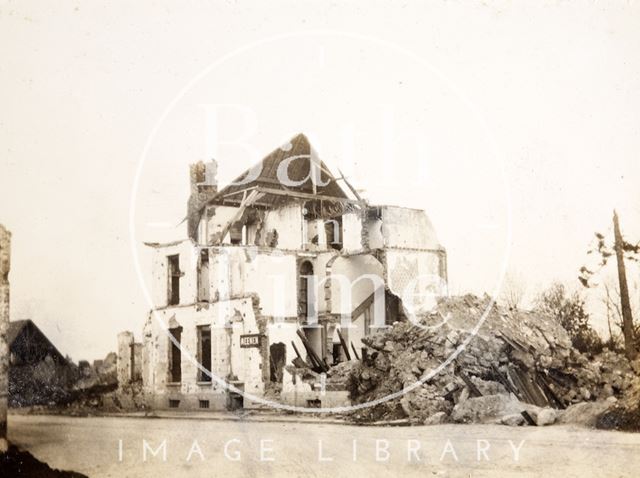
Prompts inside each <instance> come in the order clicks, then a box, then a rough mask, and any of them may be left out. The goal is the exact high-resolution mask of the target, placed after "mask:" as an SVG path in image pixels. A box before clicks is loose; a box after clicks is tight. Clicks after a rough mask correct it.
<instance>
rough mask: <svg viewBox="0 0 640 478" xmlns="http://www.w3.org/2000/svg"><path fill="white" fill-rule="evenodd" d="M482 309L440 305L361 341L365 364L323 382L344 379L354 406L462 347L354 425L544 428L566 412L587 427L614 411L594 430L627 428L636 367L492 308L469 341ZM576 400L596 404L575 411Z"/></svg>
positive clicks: (459, 302)
mask: <svg viewBox="0 0 640 478" xmlns="http://www.w3.org/2000/svg"><path fill="white" fill-rule="evenodd" d="M489 304H490V299H489V298H484V299H480V298H478V297H474V296H471V295H467V296H464V297H455V298H448V299H442V300H440V301H439V304H438V309H437V312H434V313H433V314H432V315H430V316H428V317H422V318H421V319H420V322H419V325H416V324H414V323H412V322H399V323H396V324H394V325H393V326H392V327H391V328H390V329H387V330H386V331H383V332H379V333H377V334H375V335H373V336H370V337H367V338H366V339H365V340H364V341H365V342H366V344H367V345H368V346H369V347H370V348H371V350H372V351H373V353H371V354H370V357H369V359H368V360H367V361H363V362H356V361H354V362H351V363H346V364H341V365H340V366H339V367H336V368H334V369H333V370H332V371H331V372H330V373H329V375H330V379H329V381H330V382H332V381H337V382H345V381H346V382H347V383H348V386H349V389H350V391H351V396H352V399H353V400H354V403H366V402H371V401H373V400H376V399H380V398H383V397H385V396H388V395H390V394H392V393H396V392H399V391H401V390H408V389H409V388H410V387H412V386H414V384H416V382H417V381H419V380H422V379H424V378H425V377H427V376H428V375H429V374H430V373H431V372H432V371H434V370H436V369H437V368H438V367H439V366H440V365H441V364H442V363H443V362H445V361H446V360H447V359H448V358H449V357H451V355H452V354H454V353H455V352H456V350H458V348H459V347H463V348H462V350H461V353H460V354H459V355H458V356H457V357H456V359H455V360H454V361H452V362H451V363H450V364H449V365H447V366H446V367H445V368H444V369H443V370H442V371H440V372H439V373H437V374H435V375H434V376H433V377H432V378H430V379H429V380H426V381H425V382H424V383H423V384H421V385H419V386H417V387H415V388H413V389H411V390H409V391H407V393H405V394H403V395H402V396H400V397H398V398H396V399H393V400H390V401H388V402H385V403H382V404H379V405H377V406H375V407H372V408H366V409H363V410H358V411H356V412H354V413H352V414H351V415H350V417H351V418H352V419H353V420H355V421H359V422H372V421H379V420H397V419H401V418H407V419H409V421H411V422H412V423H427V424H435V423H444V422H462V423H468V422H474V423H482V422H489V423H500V422H501V423H504V424H508V425H522V424H527V423H528V424H537V425H548V424H552V423H554V422H556V421H557V420H561V419H562V416H563V415H565V419H564V421H565V422H566V421H570V420H572V419H573V420H575V421H576V422H580V423H584V424H588V425H594V424H595V423H596V420H597V418H598V416H599V415H600V414H602V413H604V412H605V411H606V410H607V409H608V408H612V409H618V412H617V414H616V415H615V416H616V417H618V418H617V419H615V418H614V417H611V418H610V419H609V420H608V421H607V420H600V421H599V422H598V424H599V425H600V426H602V427H607V428H617V427H620V428H624V429H634V424H633V423H634V419H633V417H634V416H637V415H638V413H637V412H635V415H634V410H637V403H638V400H637V398H638V395H640V377H639V376H638V373H637V372H638V371H640V362H636V363H635V364H634V367H635V371H634V369H633V368H632V366H631V365H630V364H629V362H628V361H627V360H626V358H625V357H624V356H622V355H619V354H616V353H613V352H609V351H606V350H605V351H604V352H603V353H601V354H600V355H598V356H596V357H587V356H586V355H584V354H581V353H579V352H578V351H577V350H575V349H574V348H573V347H572V346H571V341H570V339H569V336H568V335H567V333H566V331H565V330H564V329H563V328H562V327H561V326H560V325H559V324H558V323H557V322H556V321H555V320H554V319H552V318H550V317H546V316H544V315H540V314H537V313H534V312H524V311H508V310H504V309H501V308H499V307H498V306H496V305H492V306H491V307H490V309H489V312H488V314H487V316H486V320H485V322H484V323H483V324H482V326H481V327H480V328H479V330H478V332H477V335H476V336H475V337H473V336H472V331H473V329H474V327H476V325H477V323H478V321H479V320H480V317H481V316H482V314H483V313H484V311H485V310H486V309H487V307H488V305H489ZM467 340H468V343H467V345H466V346H464V345H463V344H464V343H465V341H467ZM583 402H597V404H595V405H593V406H587V407H584V406H583V405H579V404H582V403H583ZM634 404H635V406H634ZM576 405H579V406H578V408H577V409H576ZM565 409H566V410H565ZM575 410H577V411H575ZM522 412H525V413H524V414H523V413H522ZM572 417H573V418H572ZM635 429H638V421H637V420H636V422H635Z"/></svg>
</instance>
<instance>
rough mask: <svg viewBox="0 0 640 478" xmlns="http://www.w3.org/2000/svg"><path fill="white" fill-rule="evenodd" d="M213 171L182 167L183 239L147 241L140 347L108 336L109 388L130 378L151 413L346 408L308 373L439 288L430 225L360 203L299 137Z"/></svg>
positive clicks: (362, 348) (360, 348) (439, 262)
mask: <svg viewBox="0 0 640 478" xmlns="http://www.w3.org/2000/svg"><path fill="white" fill-rule="evenodd" d="M215 176H216V164H215V163H209V164H203V163H198V164H196V165H193V166H192V167H191V196H190V198H189V201H188V213H187V222H188V231H189V237H188V238H186V239H185V240H183V241H178V242H173V243H168V244H157V243H153V244H147V245H148V246H149V247H151V248H153V252H154V254H153V265H152V268H153V271H152V273H153V284H152V294H153V301H154V310H152V311H151V312H150V314H149V317H148V318H147V321H146V324H145V326H144V330H143V340H142V343H141V344H136V343H135V342H134V340H133V335H132V334H131V333H129V332H125V333H122V334H120V335H119V338H118V342H119V346H118V378H119V381H120V383H122V382H123V381H135V380H136V379H138V374H140V376H141V379H142V386H143V390H144V392H145V397H146V400H147V403H148V406H150V407H152V408H178V409H194V408H202V409H207V408H210V409H223V408H227V409H233V408H238V407H256V406H259V405H260V403H259V401H257V402H256V401H255V400H251V399H250V398H249V395H250V396H253V397H258V398H268V399H270V400H273V401H275V402H278V403H285V404H288V405H295V406H303V407H329V406H339V405H347V404H348V403H349V393H348V392H347V390H346V388H345V387H344V386H335V385H334V386H329V387H326V386H325V385H324V384H323V383H321V381H320V380H317V378H318V376H319V374H323V373H328V372H329V371H330V370H331V369H332V368H333V367H334V366H335V365H337V364H339V363H342V362H345V361H348V360H356V359H363V358H364V357H366V356H367V354H368V353H369V349H368V347H367V346H366V344H365V341H364V340H363V339H365V337H367V336H368V335H370V334H372V333H373V332H375V331H376V330H379V329H380V328H383V327H386V326H388V325H389V324H392V323H393V322H395V321H398V320H402V319H403V318H404V317H405V316H406V315H407V314H409V313H423V312H424V311H426V310H427V309H428V308H430V306H431V304H430V303H429V298H431V300H433V297H434V296H437V295H439V294H441V293H443V291H444V290H445V289H446V287H444V285H446V279H447V270H446V253H445V250H444V248H443V247H442V246H441V245H440V244H439V242H438V239H437V237H436V234H435V231H434V229H433V227H432V226H431V224H430V222H429V219H428V218H427V216H426V215H425V213H424V212H423V211H422V210H418V209H408V208H401V207H394V206H375V205H371V204H369V202H368V201H366V200H364V199H362V198H361V197H360V195H359V194H358V192H357V191H356V190H355V189H354V188H353V187H352V186H351V185H350V184H349V183H348V182H347V181H346V179H344V178H336V177H335V176H334V175H333V174H332V173H331V172H330V171H329V170H328V168H327V166H326V165H325V164H324V163H323V162H322V161H320V160H319V159H318V157H317V155H316V153H315V151H314V150H313V149H312V147H311V146H310V144H309V141H308V140H307V138H306V137H305V136H304V135H298V136H296V137H295V138H293V139H292V140H291V141H290V142H289V143H288V144H286V145H285V146H283V147H281V148H278V149H277V150H275V151H274V152H272V153H271V154H270V155H268V156H267V157H266V158H265V159H263V160H262V161H261V162H260V163H259V164H258V165H256V166H255V167H253V168H251V169H250V170H248V171H247V172H245V173H244V174H243V175H241V176H240V177H239V178H237V179H236V180H235V181H234V182H233V183H232V184H231V185H229V186H227V187H225V188H223V189H220V190H219V189H218V188H217V186H216V183H215ZM283 178H284V180H283ZM347 193H348V194H347ZM407 298H408V299H410V300H409V301H407V300H405V299H407ZM409 302H410V304H409ZM322 378H324V377H322ZM227 383H228V384H231V385H232V386H233V387H234V388H232V389H229V388H228V387H227V386H226V384H227ZM239 392H244V394H242V393H239Z"/></svg>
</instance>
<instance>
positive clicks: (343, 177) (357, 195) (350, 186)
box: [338, 169, 362, 201]
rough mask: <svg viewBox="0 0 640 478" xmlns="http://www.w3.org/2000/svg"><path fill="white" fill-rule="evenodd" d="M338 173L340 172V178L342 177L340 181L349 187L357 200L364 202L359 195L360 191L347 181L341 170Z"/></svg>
mask: <svg viewBox="0 0 640 478" xmlns="http://www.w3.org/2000/svg"><path fill="white" fill-rule="evenodd" d="M338 171H339V172H340V176H342V177H341V178H339V179H342V180H343V181H344V183H345V184H346V185H347V187H348V188H349V190H350V191H351V192H352V193H353V195H354V196H355V197H356V199H357V200H358V201H362V197H361V196H360V194H358V191H356V188H354V187H353V186H352V185H351V183H350V182H349V181H348V180H347V178H346V176H345V175H344V173H343V172H342V171H340V169H338Z"/></svg>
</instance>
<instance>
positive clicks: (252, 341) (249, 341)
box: [240, 334, 262, 348]
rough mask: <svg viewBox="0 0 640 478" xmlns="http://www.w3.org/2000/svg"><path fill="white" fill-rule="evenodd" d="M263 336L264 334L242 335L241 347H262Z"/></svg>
mask: <svg viewBox="0 0 640 478" xmlns="http://www.w3.org/2000/svg"><path fill="white" fill-rule="evenodd" d="M261 337H262V335H260V334H249V335H241V336H240V347H242V348H249V347H260V340H261Z"/></svg>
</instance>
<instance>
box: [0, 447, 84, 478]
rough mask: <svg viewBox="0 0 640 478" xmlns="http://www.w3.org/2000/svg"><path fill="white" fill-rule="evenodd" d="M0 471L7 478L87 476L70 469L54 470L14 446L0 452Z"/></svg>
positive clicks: (74, 477) (76, 477)
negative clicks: (4, 451)
mask: <svg viewBox="0 0 640 478" xmlns="http://www.w3.org/2000/svg"><path fill="white" fill-rule="evenodd" d="M0 472H1V473H0V476H6V477H7V478H9V477H11V478H20V477H24V478H87V477H86V476H85V475H81V474H80V473H75V472H72V471H61V470H54V469H53V468H51V467H50V466H49V465H47V464H46V463H42V462H41V461H38V460H37V459H36V458H35V457H34V456H33V455H32V454H31V453H29V452H26V451H21V450H18V449H17V448H16V447H15V446H12V447H10V448H9V451H8V452H6V453H0Z"/></svg>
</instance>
